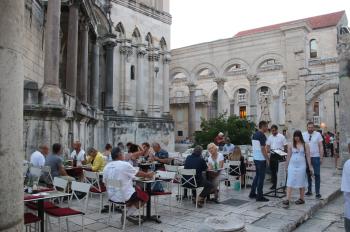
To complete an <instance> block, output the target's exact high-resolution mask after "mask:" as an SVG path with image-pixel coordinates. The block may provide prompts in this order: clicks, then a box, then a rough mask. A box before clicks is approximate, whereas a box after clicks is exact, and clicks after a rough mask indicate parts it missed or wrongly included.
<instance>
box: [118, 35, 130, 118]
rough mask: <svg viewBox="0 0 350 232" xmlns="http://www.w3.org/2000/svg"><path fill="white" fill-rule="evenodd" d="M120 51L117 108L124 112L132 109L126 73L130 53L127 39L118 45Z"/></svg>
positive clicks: (128, 80)
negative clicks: (118, 99) (118, 100)
mask: <svg viewBox="0 0 350 232" xmlns="http://www.w3.org/2000/svg"><path fill="white" fill-rule="evenodd" d="M119 52H120V69H119V78H120V102H119V109H120V110H121V111H122V112H123V113H124V114H126V113H128V111H130V110H132V105H131V104H130V97H129V96H130V92H131V89H130V78H129V75H128V70H126V66H127V62H128V59H129V56H130V55H131V54H132V48H131V44H130V43H129V42H127V41H124V42H123V44H122V45H121V46H120V47H119Z"/></svg>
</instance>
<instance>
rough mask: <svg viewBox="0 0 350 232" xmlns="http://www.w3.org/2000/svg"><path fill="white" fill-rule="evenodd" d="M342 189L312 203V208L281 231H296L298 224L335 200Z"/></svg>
mask: <svg viewBox="0 0 350 232" xmlns="http://www.w3.org/2000/svg"><path fill="white" fill-rule="evenodd" d="M340 194H341V191H340V188H338V189H336V190H335V191H334V192H332V193H331V194H330V195H329V196H328V197H326V198H325V199H323V200H320V201H318V202H317V203H316V204H314V205H312V206H311V208H309V209H308V210H307V211H306V212H305V213H304V214H303V215H302V216H300V217H299V218H297V220H295V221H293V222H291V223H289V224H287V225H285V226H283V227H282V228H281V229H280V231H283V232H290V231H294V230H295V229H296V228H297V227H298V226H300V225H301V224H302V223H303V222H305V221H307V220H308V219H309V218H311V217H312V216H313V215H314V214H315V213H316V212H317V211H318V210H319V209H322V208H323V207H324V206H326V205H327V204H328V203H329V202H330V201H332V200H334V199H335V198H337V197H338V196H340Z"/></svg>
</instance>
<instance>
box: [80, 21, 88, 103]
mask: <svg viewBox="0 0 350 232" xmlns="http://www.w3.org/2000/svg"><path fill="white" fill-rule="evenodd" d="M80 35H81V50H80V59H81V62H80V67H79V68H80V72H79V74H80V77H79V82H78V89H79V98H80V101H82V102H84V103H86V102H87V94H88V65H89V24H88V22H86V21H82V24H81V30H80Z"/></svg>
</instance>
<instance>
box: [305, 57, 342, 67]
mask: <svg viewBox="0 0 350 232" xmlns="http://www.w3.org/2000/svg"><path fill="white" fill-rule="evenodd" d="M337 62H338V58H337V57H328V58H323V59H310V60H309V65H310V66H314V65H322V64H331V63H337Z"/></svg>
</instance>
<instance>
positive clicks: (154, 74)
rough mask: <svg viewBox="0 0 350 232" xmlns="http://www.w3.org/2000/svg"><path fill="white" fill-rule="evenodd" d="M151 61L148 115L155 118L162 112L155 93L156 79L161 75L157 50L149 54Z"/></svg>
mask: <svg viewBox="0 0 350 232" xmlns="http://www.w3.org/2000/svg"><path fill="white" fill-rule="evenodd" d="M148 61H149V68H148V70H149V102H148V115H149V116H152V117H155V116H157V113H159V112H160V108H159V106H158V105H157V104H156V101H155V91H156V81H157V80H156V78H158V74H159V66H158V61H159V53H158V52H157V51H155V50H152V51H150V52H149V54H148Z"/></svg>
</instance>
